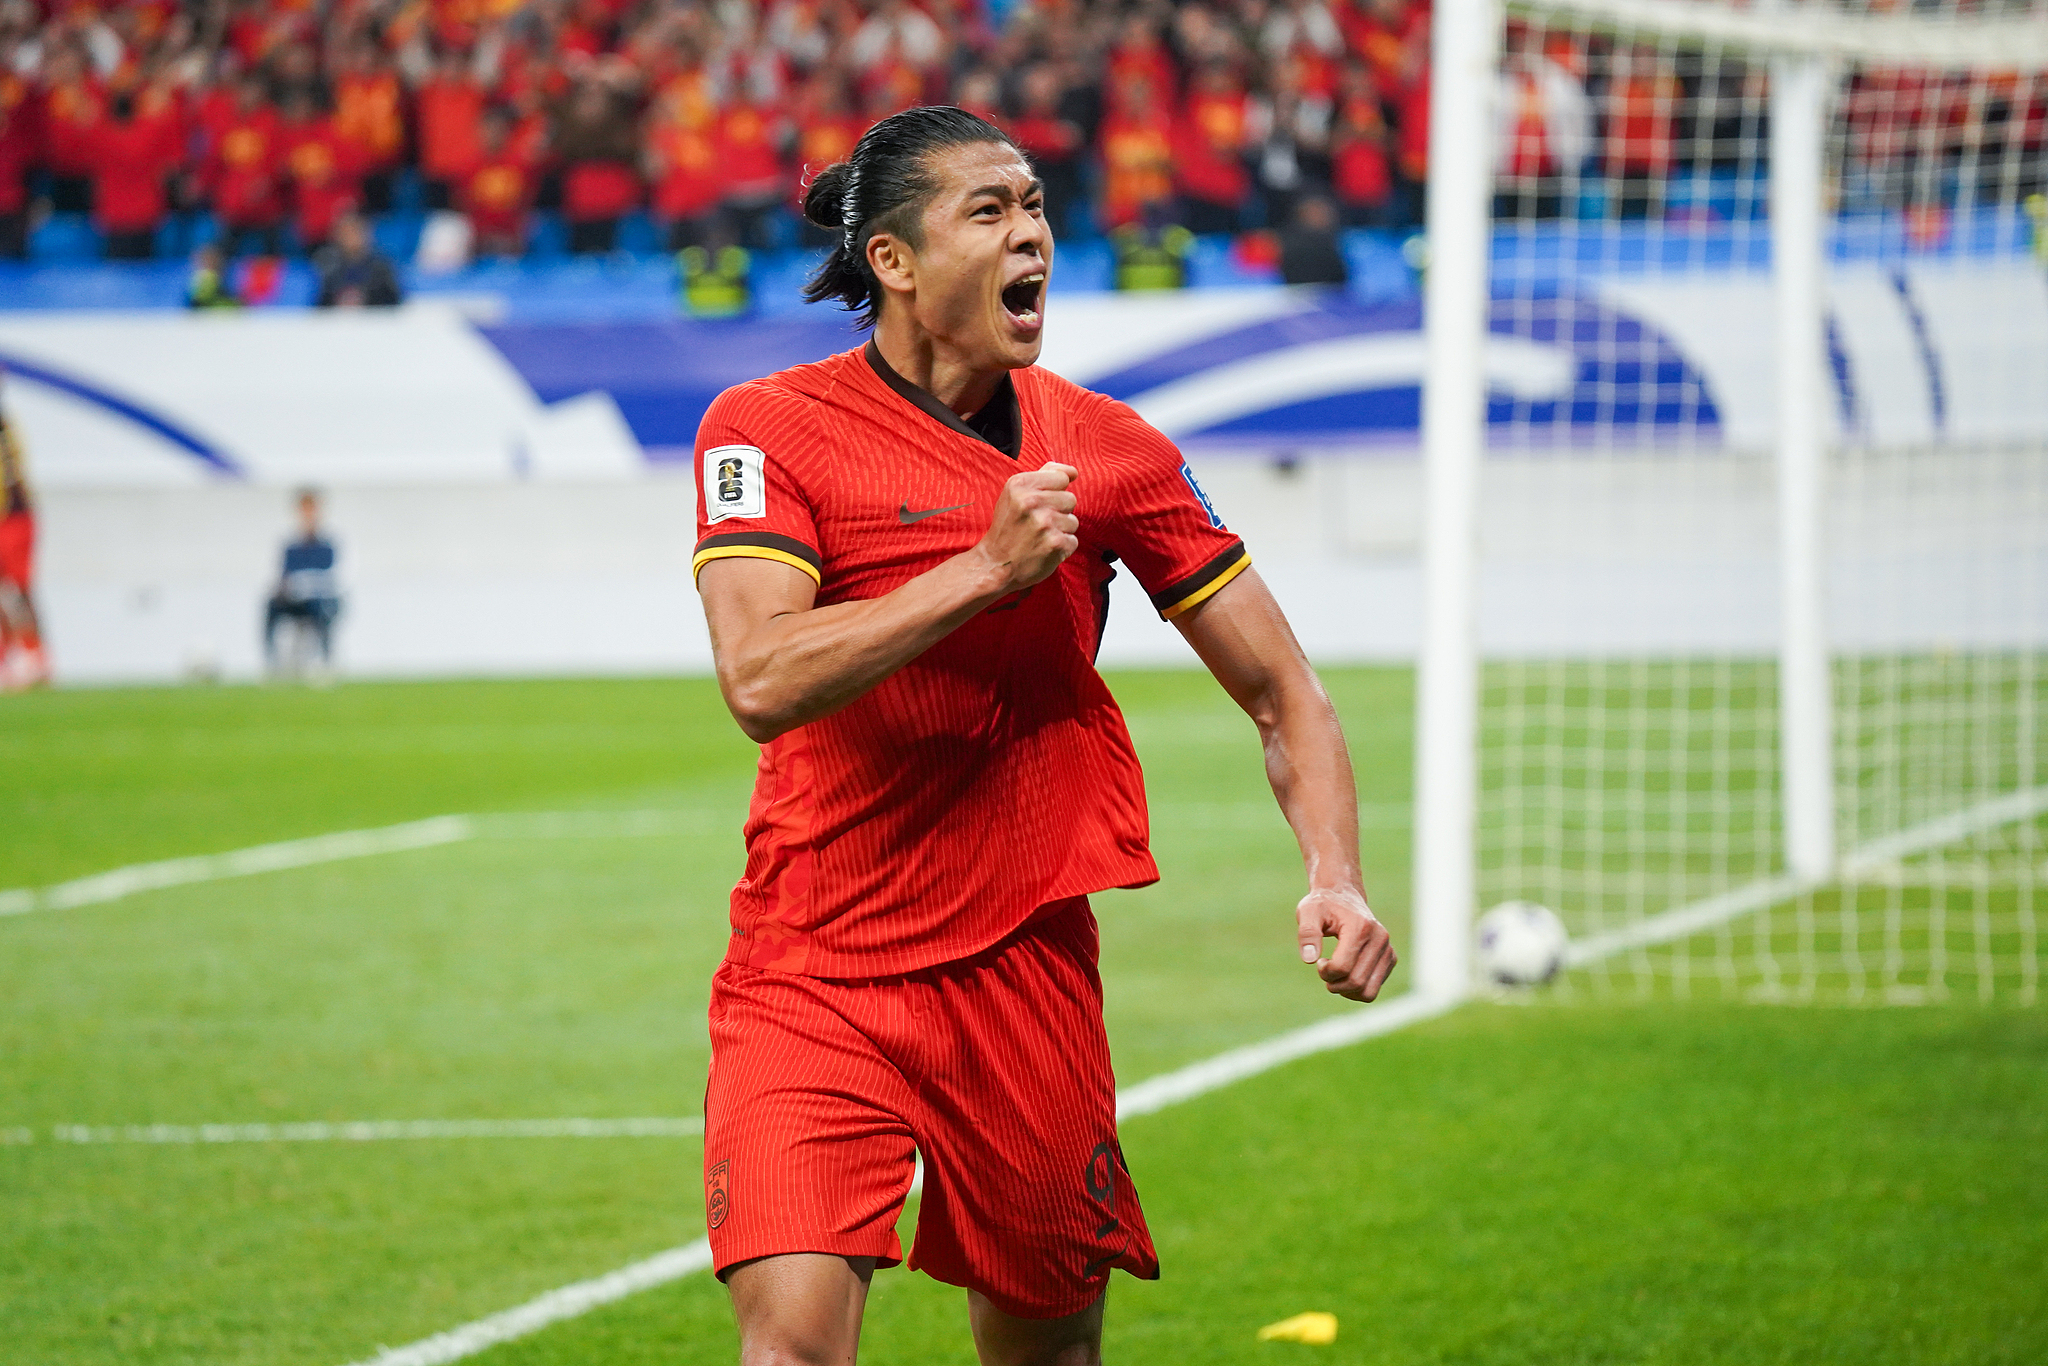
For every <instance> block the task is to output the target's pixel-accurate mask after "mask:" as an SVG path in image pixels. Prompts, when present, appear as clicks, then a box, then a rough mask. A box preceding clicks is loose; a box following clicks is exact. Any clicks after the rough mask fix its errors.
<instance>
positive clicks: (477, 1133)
mask: <svg viewBox="0 0 2048 1366" xmlns="http://www.w3.org/2000/svg"><path fill="white" fill-rule="evenodd" d="M703 1132H704V1120H703V1117H702V1116H700V1115H680V1116H656V1117H651V1118H642V1119H356V1120H337V1121H334V1122H332V1123H329V1122H325V1121H313V1122H308V1123H298V1124H124V1125H101V1126H92V1125H85V1124H59V1125H56V1126H54V1127H53V1128H52V1129H51V1130H50V1138H51V1141H53V1142H56V1143H377V1142H384V1141H389V1140H393V1139H419V1138H691V1137H695V1136H696V1135H698V1134H701V1133H703ZM8 1133H20V1134H26V1135H28V1136H27V1137H26V1138H18V1139H15V1140H13V1141H15V1142H20V1143H32V1142H34V1141H35V1132H34V1130H31V1129H20V1130H0V1135H5V1134H8ZM0 1141H7V1140H5V1139H4V1138H0Z"/></svg>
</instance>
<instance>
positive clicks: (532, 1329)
mask: <svg viewBox="0 0 2048 1366" xmlns="http://www.w3.org/2000/svg"><path fill="white" fill-rule="evenodd" d="M2043 810H2048V788H2034V789H2032V790H2030V791H2028V792H2023V793H2018V794H2015V795H2014V796H2011V797H2003V798H1998V799H1996V800H1993V801H1989V802H1984V803H1980V804H1979V805H1977V806H1975V807H1971V808H1969V809H1967V810H1965V811H1962V812H1958V813H1956V814H1955V815H1952V816H1944V817H1942V818H1941V819H1939V820H1934V821H1929V822H1927V823H1926V824H1924V825H1918V826H1915V827H1913V828H1912V829H1910V830H1905V831H1901V832H1900V833H1898V834H1896V835H1891V836H1887V837H1886V838H1884V839H1881V840H1874V841H1872V842H1871V843H1870V844H1867V845H1864V846H1862V847H1861V848H1858V849H1855V850H1853V851H1851V852H1850V853H1849V854H1848V855H1846V856H1845V857H1844V858H1843V859H1842V868H1843V871H1844V872H1845V873H1849V874H1851V875H1853V874H1854V873H1855V871H1856V870H1857V869H1859V868H1862V867H1864V866H1866V865H1869V864H1873V863H1877V862H1881V861H1883V860H1887V859H1897V858H1903V857H1909V856H1910V855H1912V854H1916V853H1920V852H1923V851H1925V850H1927V849H1933V848H1938V847H1939V846H1941V845H1943V844H1947V843H1951V842H1953V841H1954V840H1957V839H1961V838H1963V837H1965V836H1967V835H1970V834H1974V833H1975V832H1977V831H1979V830H1988V829H1991V828H1993V827H1995V826H1999V825H2004V824H2007V823H2009V822H2011V821H2015V820H2024V819H2027V818H2029V817H2031V816H2033V815H2035V814H2037V813H2039V812H2041V811H2043ZM1801 890H1803V887H1802V884H1800V883H1798V882H1797V881H1795V880H1793V879H1789V878H1774V879H1769V880H1767V881H1764V882H1760V883H1757V884H1755V885H1754V886H1751V887H1744V888H1739V889H1737V890H1736V891H1733V892H1727V893H1724V894H1722V895H1720V896H1717V897H1710V898H1709V899H1707V900H1706V901H1702V902H1698V903H1696V904H1694V905H1691V906H1682V907H1679V908H1678V909H1677V910H1673V911H1669V912H1666V913H1665V914H1663V915H1660V916H1655V917H1652V918H1651V919H1649V920H1645V921H1643V922H1642V923H1641V924H1638V925H1635V926H1632V927H1630V928H1629V929H1626V930H1620V931H1616V932H1614V933H1612V934H1608V935H1596V936H1594V937H1593V938H1590V939H1586V940H1583V941H1581V942H1580V943H1578V944H1575V945H1574V946H1573V948H1572V951H1571V953H1570V954H1569V955H1568V961H1569V962H1570V963H1571V964H1572V966H1574V967H1577V966H1581V965H1583V964H1585V963H1590V962H1593V961H1594V960H1595V959H1597V958H1604V957H1607V956H1609V955H1611V954H1615V953H1621V952H1624V951H1626V950H1628V949H1631V948H1640V947H1643V946H1644V945H1646V944H1653V943H1661V942H1663V941H1664V940H1667V939H1676V938H1679V937H1680V936H1683V935H1687V934H1692V933H1694V932H1696V931H1697V930H1700V929H1704V928H1706V927H1708V926H1710V925H1714V924H1718V923H1719V922H1720V921H1723V920H1728V919H1732V918H1733V917H1735V916H1737V915H1741V914H1743V913H1745V912H1747V911H1753V910H1759V909H1761V908H1762V907H1764V906H1768V905H1770V904H1771V903H1773V902H1775V901H1779V900H1782V899H1784V898H1786V897H1788V896H1792V895H1796V894H1797V893H1798V892H1799V891H1801ZM1462 999H1463V998H1460V997H1429V996H1423V995H1421V994H1420V993H1416V992H1410V993H1409V994H1408V995H1406V996H1400V997H1397V998H1395V999H1394V1000H1392V1001H1389V1002H1388V1003H1387V1004H1385V1005H1383V1006H1377V1007H1374V1008H1373V1009H1370V1010H1363V1011H1352V1012H1347V1013H1345V1014H1343V1015H1339V1016H1333V1017H1332V1018H1330V1019H1327V1020H1322V1021H1319V1022H1318V1023H1316V1024H1312V1025H1307V1026H1304V1027H1303V1028H1301V1029H1294V1030H1289V1031H1288V1032H1287V1033H1285V1034H1280V1035H1277V1036H1275V1037H1273V1038H1271V1039H1267V1040H1265V1041H1264V1042H1262V1043H1255V1044H1249V1045H1247V1046H1245V1047H1243V1048H1233V1049H1231V1050H1230V1051H1229V1052H1227V1053H1219V1054H1217V1055H1216V1056H1215V1057H1213V1058H1206V1059H1204V1060H1203V1061H1201V1062H1197V1063H1191V1064H1189V1065H1188V1066H1186V1067H1183V1068H1180V1069H1178V1070H1177V1071H1173V1072H1167V1073H1164V1074H1163V1075H1160V1076H1157V1077H1152V1078H1150V1079H1149V1080H1146V1081H1141V1082H1139V1083H1138V1084H1137V1085H1135V1086H1132V1087H1128V1088H1126V1089H1125V1090H1123V1091H1120V1092H1118V1093H1117V1098H1116V1113H1117V1118H1118V1119H1120V1120H1122V1119H1134V1118H1136V1117H1138V1116H1140V1115H1149V1114H1156V1113H1157V1112H1159V1111H1161V1110H1164V1109H1166V1108H1168V1107H1169V1106H1173V1105H1178V1104H1180V1103H1181V1102H1182V1101H1187V1100H1193V1099H1194V1098H1195V1097H1197V1096H1202V1095H1207V1094H1208V1093H1209V1092H1211V1091H1216V1090H1220V1089H1221V1088H1223V1087H1225V1086H1229V1085H1231V1084H1232V1083H1234V1082H1239V1081H1243V1080H1244V1079H1245V1078H1247V1077H1253V1076H1257V1075H1258V1074H1259V1073H1261V1072H1268V1071H1271V1070H1272V1069H1273V1068H1275V1067H1279V1066H1281V1065H1282V1064H1284V1063H1289V1062H1293V1061H1295V1060H1296V1059H1299V1058H1305V1057H1308V1056H1310V1055H1311V1054H1315V1053H1321V1052H1325V1051H1328V1050H1330V1049H1334V1048H1343V1047H1345V1046H1346V1045H1348V1044H1354V1043H1359V1042H1361V1041H1363V1040H1366V1039H1370V1038H1375V1037H1377V1036H1379V1035H1381V1034H1391V1033H1393V1032H1394V1031H1395V1030H1398V1029H1403V1028H1406V1027H1407V1026H1408V1025H1411V1024H1417V1023H1420V1022H1421V1021H1423V1020H1428V1019H1433V1018H1434V1017H1436V1016H1438V1015H1443V1014H1445V1013H1447V1012H1449V1011H1451V1010H1453V1009H1455V1008H1456V1007H1457V1006H1458V1005H1459V1004H1460V1003H1461V1001H1462ZM919 1175H920V1176H921V1175H922V1172H921V1171H920V1173H919ZM914 1189H915V1184H914V1185H913V1190H914ZM710 1267H711V1244H710V1243H709V1242H708V1241H707V1240H705V1239H703V1238H699V1239H698V1240H697V1241H696V1242H694V1243H690V1244H688V1245H686V1246H684V1247H678V1248H671V1249H669V1250H668V1251H667V1252H662V1253H658V1254H656V1255H655V1256H653V1257H650V1258H648V1259H647V1260H646V1261H643V1262H634V1263H633V1264H632V1265H630V1266H625V1267H621V1268H620V1269H619V1270H617V1271H614V1272H612V1273H610V1274H609V1275H605V1276H599V1277H597V1278H596V1279H595V1280H588V1281H578V1282H576V1283H575V1284H573V1285H565V1286H563V1287H562V1288H561V1289H560V1290H552V1291H549V1292H548V1293H547V1294H545V1295H542V1296H541V1297H540V1298H539V1299H536V1300H529V1301H527V1302H526V1303H525V1304H522V1305H520V1306H518V1307H517V1308H514V1309H507V1310H505V1311H504V1312H503V1313H499V1314H493V1315H491V1316H490V1317H489V1318H484V1319H478V1320H477V1321H476V1322H474V1323H469V1324H464V1325H463V1326H462V1327H460V1328H452V1329H450V1330H449V1331H447V1332H445V1333H437V1334H435V1335H434V1336H433V1337H430V1338H422V1339H421V1340H420V1341H418V1342H415V1343H412V1344H410V1345H408V1346H404V1347H389V1348H385V1349H383V1350H381V1351H379V1352H378V1353H377V1355H375V1356H373V1357H367V1358H365V1359H364V1360H362V1361H360V1362H355V1363H351V1366H446V1363H448V1362H454V1361H461V1360H463V1359H464V1358H465V1357H471V1356H474V1355H476V1354H477V1353H478V1352H481V1351H483V1350H484V1349H485V1348H487V1347H492V1346H495V1345H497V1344H498V1343H501V1342H510V1341H511V1340H512V1339H514V1338H520V1337H525V1336H526V1335H528V1334H529V1333H536V1332H539V1331H540V1330H541V1329H543V1328H545V1327H547V1326H548V1325H550V1324H554V1323H559V1322H561V1321H562V1320H563V1319H570V1318H575V1317H577V1316H578V1315H580V1314H585V1313H588V1312H589V1311H590V1310H592V1309H596V1308H598V1307H599V1306H601V1305H606V1304H610V1303H611V1302H613V1301H614V1300H620V1299H624V1298H625V1297H626V1296H628V1295H632V1294H635V1293H637V1292H639V1291H641V1290H651V1289H653V1288H655V1287H656V1286H661V1285H666V1284H668V1283H669V1282H671V1281H677V1280H681V1279H682V1278H683V1277H685V1276H689V1275H693V1274H694V1273H696V1272H699V1271H707V1270H709V1269H710Z"/></svg>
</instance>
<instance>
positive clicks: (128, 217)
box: [0, 0, 1429, 258]
mask: <svg viewBox="0 0 2048 1366" xmlns="http://www.w3.org/2000/svg"><path fill="white" fill-rule="evenodd" d="M986 2H987V0H190V3H180V0H6V3H4V4H0V255H8V256H15V257H19V256H21V255H23V254H24V252H25V250H26V243H27V238H28V229H29V227H30V224H31V219H32V215H33V214H34V213H36V212H40V211H41V210H42V209H43V208H45V207H47V208H53V209H55V210H57V211H60V212H63V211H69V212H74V213H79V212H88V211H89V212H90V213H91V215H92V218H93V221H94V222H95V224H96V226H97V227H98V229H99V230H100V233H101V234H102V235H103V238H104V241H105V243H106V251H107V254H108V255H109V256H112V257H117V258H141V257H147V256H149V255H150V254H151V253H152V251H153V244H154V241H155V238H156V234H157V230H158V229H159V228H160V227H161V226H162V224H163V223H164V222H165V221H166V219H167V218H168V217H169V216H171V215H173V214H179V213H197V212H208V213H211V214H212V215H213V216H214V219H215V220H216V223H217V225H218V231H219V234H220V236H221V238H222V239H223V241H224V242H225V244H226V245H227V247H228V249H229V250H230V252H238V251H241V252H246V251H255V252H260V253H274V252H277V251H279V250H283V249H289V248H291V247H293V246H296V247H298V248H300V249H307V250H310V249H312V248H315V247H317V246H318V245H320V244H321V243H323V242H325V241H326V240H327V239H328V237H329V236H330V234H331V233H332V232H333V230H334V225H335V223H336V221H337V219H338V218H339V217H340V216H341V215H343V213H344V212H345V211H347V210H349V209H351V208H354V207H360V208H362V209H364V210H366V211H368V212H371V213H378V212H382V211H384V210H386V209H388V208H389V207H391V205H392V204H393V202H394V194H395V192H396V193H397V195H398V197H399V198H400V199H407V200H408V202H409V196H410V195H412V194H413V193H418V194H419V196H420V198H421V200H422V201H423V204H424V207H426V208H428V209H454V210H459V211H461V212H463V213H465V214H467V215H468V217H469V219H470V221H471V224H472V227H473V230H474V235H475V239H476V242H477V244H478V247H479V249H480V250H483V251H487V252H491V253H497V254H508V255H516V254H518V253H520V252H521V251H522V250H523V249H524V248H525V245H526V240H527V235H528V233H529V230H530V223H531V211H532V210H533V209H534V208H536V207H544V208H549V209H553V210H557V211H558V212H559V213H560V215H561V217H562V218H563V220H565V222H566V224H567V231H568V237H569V245H570V247H571V249H572V250H575V251H579V252H599V251H606V250H609V249H610V248H611V247H612V245H613V243H614V240H615V235H616V231H617V225H618V223H619V221H620V220H621V218H622V217H623V216H625V215H627V214H629V213H632V212H635V211H639V210H644V211H646V212H648V213H649V214H651V215H652V216H653V217H654V219H655V220H656V221H657V222H658V223H659V224H660V225H661V227H662V229H663V231H664V233H665V235H666V237H667V239H668V242H669V245H670V246H671V248H675V247H680V246H683V245H689V244H693V243H699V242H707V241H715V240H719V239H724V240H731V241H739V242H748V243H754V242H765V241H767V240H768V239H769V238H770V236H771V235H772V231H773V229H772V224H773V223H774V221H775V220H776V219H778V218H780V217H782V216H783V215H785V214H787V213H788V212H789V210H790V209H791V207H792V206H793V204H794V202H795V199H796V196H797V194H798V193H799V185H800V182H801V179H802V175H803V168H805V167H807V166H808V167H811V168H814V169H815V168H820V167H823V166H824V165H826V164H828V163H830V162H832V161H835V160H838V159H840V158H841V157H843V156H844V155H845V154H846V152H847V150H848V149H849V148H850V147H851V146H852V144H853V141H854V139H855V138H857V137H858V136H859V134H860V132H861V130H862V129H863V128H865V127H866V125H867V124H868V123H869V122H871V121H872V120H874V119H876V118H879V117H882V116H884V115H886V114H889V113H892V112H894V111H896V110H898V109H902V108H905V107H907V106H909V105H913V104H918V103H936V102H950V103H955V104H959V105H962V106H964V107H966V108H969V109H973V110H975V111H976V112H978V113H981V114H983V115H985V116H987V117H989V118H990V119H992V120H995V121H996V122H999V123H1001V124H1002V125H1003V126H1004V127H1005V128H1006V129H1008V130H1009V131H1010V132H1011V134H1012V135H1013V136H1014V137H1015V138H1016V139H1017V140H1018V141H1019V143H1020V144H1022V145H1023V146H1024V147H1025V148H1026V149H1027V150H1029V151H1030V152H1031V154H1032V155H1033V156H1034V158H1035V159H1036V160H1037V162H1038V164H1039V165H1040V166H1041V168H1042V170H1043V173H1044V175H1045V178H1046V181H1047V185H1048V191H1049V193H1048V200H1049V204H1050V206H1051V211H1052V212H1053V213H1054V214H1055V215H1056V216H1057V217H1058V218H1059V219H1060V220H1061V221H1060V222H1059V223H1058V224H1057V226H1058V227H1059V228H1061V229H1071V228H1073V227H1076V226H1085V225H1081V224H1076V223H1074V222H1073V218H1074V210H1075V208H1076V206H1078V205H1081V204H1083V203H1085V204H1087V205H1088V206H1089V209H1090V217H1091V220H1092V224H1093V226H1094V227H1096V228H1099V229H1107V228H1113V227H1115V226H1117V225H1119V224H1127V223H1133V222H1138V221H1140V220H1157V221H1178V222H1181V223H1183V224H1185V225H1186V226H1188V227H1190V228H1193V229H1194V230H1196V231H1224V230H1230V229H1234V228H1236V227H1238V226H1239V225H1240V224H1242V223H1243V222H1245V221H1246V218H1247V215H1248V214H1249V213H1252V212H1262V213H1263V214H1264V215H1265V217H1266V218H1267V220H1268V221H1272V222H1280V221H1284V218H1285V215H1286V214H1287V213H1288V210H1289V208H1290V207H1291V205H1292V204H1293V203H1294V202H1295V201H1296V200H1297V199H1298V198H1299V197H1300V196H1302V195H1303V194H1305V193H1311V192H1312V193H1315V194H1317V195H1322V196H1327V197H1330V198H1332V199H1334V200H1335V201H1336V203H1337V204H1338V205H1339V207H1340V208H1341V211H1342V213H1343V215H1344V217H1345V218H1346V220H1347V221H1349V222H1352V223H1355V224H1365V223H1380V222H1405V221H1412V219H1413V218H1414V217H1415V210H1416V208H1417V206H1418V205H1419V194H1418V193H1417V192H1416V188H1415V187H1416V186H1417V185H1419V182H1420V180H1421V178H1422V174H1423V163H1424V155H1425V145H1426V138H1427V96H1428V64H1427V55H1428V27H1429V11H1428V0H1185V2H1184V3H1180V4H1177V5H1175V4H1168V3H1163V0H1153V2H1152V3H1142V2H1141V3H1138V4H1135V5H1121V4H1117V3H1113V0H1023V3H1018V4H1017V5H1016V6H1015V7H1014V8H1009V9H1007V12H1003V13H1001V15H1000V17H998V16H997V15H996V14H992V13H991V11H990V10H989V9H988V8H985V7H984V6H985V3H986ZM996 2H997V3H998V4H1000V3H1001V0H996ZM415 187H417V188H416V190H415ZM1255 206H1256V207H1255Z"/></svg>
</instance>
